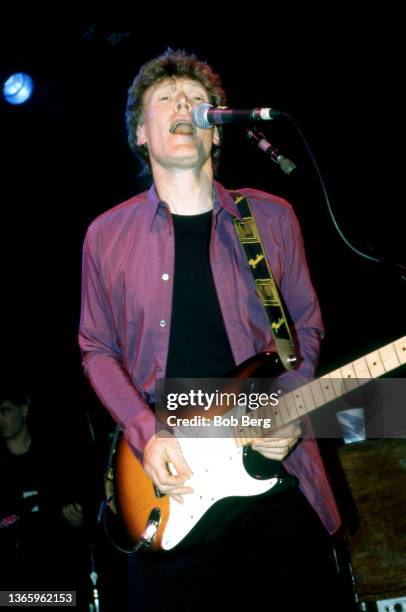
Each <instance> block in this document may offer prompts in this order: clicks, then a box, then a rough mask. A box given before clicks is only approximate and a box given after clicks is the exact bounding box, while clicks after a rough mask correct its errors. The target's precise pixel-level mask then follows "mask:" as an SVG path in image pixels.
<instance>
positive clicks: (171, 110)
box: [137, 77, 219, 170]
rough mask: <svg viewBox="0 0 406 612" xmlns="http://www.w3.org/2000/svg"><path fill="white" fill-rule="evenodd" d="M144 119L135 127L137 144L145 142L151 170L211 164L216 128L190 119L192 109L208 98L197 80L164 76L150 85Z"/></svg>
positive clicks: (217, 140) (216, 141)
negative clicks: (195, 124) (202, 127)
mask: <svg viewBox="0 0 406 612" xmlns="http://www.w3.org/2000/svg"><path fill="white" fill-rule="evenodd" d="M143 102H144V104H143V123H142V125H140V126H139V127H138V131H137V137H138V144H139V145H143V144H146V145H147V147H148V151H149V156H150V160H151V166H152V170H154V167H155V166H156V165H160V166H162V167H164V168H168V169H169V168H196V169H198V168H202V167H203V166H204V165H205V164H207V165H210V168H211V157H210V151H211V147H212V145H213V143H214V144H219V135H218V131H217V128H214V129H208V130H202V129H200V128H197V127H195V126H194V125H193V123H192V109H193V107H194V106H196V105H197V104H200V103H201V102H209V96H208V94H207V91H206V90H205V88H204V87H203V85H201V84H200V83H199V82H198V81H194V80H191V79H186V78H176V77H175V78H167V79H165V80H164V81H161V82H160V83H158V84H156V85H152V86H151V87H150V88H149V89H147V91H146V92H145V95H144V101H143Z"/></svg>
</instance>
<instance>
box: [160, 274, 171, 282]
mask: <svg viewBox="0 0 406 612" xmlns="http://www.w3.org/2000/svg"><path fill="white" fill-rule="evenodd" d="M161 278H162V280H164V281H167V280H168V279H169V274H166V273H165V274H162V276H161Z"/></svg>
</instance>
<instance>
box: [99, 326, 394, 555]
mask: <svg viewBox="0 0 406 612" xmlns="http://www.w3.org/2000/svg"><path fill="white" fill-rule="evenodd" d="M405 363H406V336H404V337H403V338H400V339H398V340H396V341H395V342H392V343H390V344H387V345H386V346H383V347H381V348H380V349H378V350H375V351H373V352H372V353H369V354H367V355H365V356H364V357H361V358H359V359H357V360H355V361H353V362H351V363H349V364H347V365H345V366H343V367H342V368H339V369H337V370H335V371H333V372H330V373H329V374H325V375H324V376H322V377H320V378H318V379H315V380H313V381H311V382H309V383H307V384H305V385H303V386H302V387H300V388H298V389H295V390H294V391H291V392H289V393H286V394H284V395H282V396H281V397H280V398H279V401H278V404H277V406H270V405H269V406H265V407H263V408H259V409H258V410H256V411H255V413H254V415H253V416H255V417H256V416H258V415H259V414H261V416H266V417H269V419H270V422H271V423H272V428H271V429H269V433H272V434H273V433H275V432H277V431H278V429H281V428H282V427H284V426H286V425H287V424H288V423H291V422H293V421H295V420H296V419H298V418H300V417H302V416H304V415H306V414H308V413H311V412H312V411H313V410H316V409H318V408H321V407H322V406H323V405H325V404H328V403H329V402H331V401H332V400H335V399H337V398H339V397H341V396H343V395H345V394H346V393H348V392H349V391H351V390H353V389H355V388H356V387H358V386H360V385H362V384H363V383H365V382H367V381H368V380H371V379H373V378H377V377H379V376H382V375H384V374H386V373H387V372H390V371H391V370H393V369H395V368H397V367H399V366H401V365H403V364H405ZM282 371H284V369H283V366H282V365H281V363H280V360H279V357H278V356H277V354H276V353H262V354H260V355H256V356H254V357H252V358H250V359H249V360H247V361H246V362H244V363H243V364H241V365H240V366H239V367H238V368H236V370H234V371H233V374H234V377H235V379H236V380H240V381H241V380H243V379H244V378H245V379H247V378H251V377H253V376H259V377H261V378H262V379H264V378H269V377H270V376H275V375H277V374H280V373H281V372H282ZM233 374H232V375H233ZM230 376H231V375H230ZM224 414H225V416H227V414H228V413H227V412H226V411H225V410H224ZM233 433H234V435H233V436H229V437H224V438H216V437H197V438H196V437H184V436H182V435H180V436H177V438H178V442H179V444H180V447H181V450H182V452H183V455H184V457H185V460H186V462H187V463H188V465H189V466H190V468H191V470H192V472H193V476H192V477H191V478H190V479H189V480H188V482H187V484H188V485H190V486H191V487H193V489H194V492H193V493H191V494H188V495H185V496H184V497H183V499H184V503H183V504H179V503H178V502H176V501H174V500H173V499H171V497H170V496H166V495H162V494H160V492H159V491H158V490H157V489H156V487H155V486H154V484H153V483H152V481H151V480H150V479H149V477H148V476H147V475H146V473H145V471H144V469H143V467H142V465H141V463H140V462H139V461H138V460H137V459H136V457H135V456H134V454H133V453H132V451H131V449H130V447H129V446H128V444H127V442H126V440H125V438H124V436H123V435H122V434H121V432H120V430H117V431H116V436H115V440H114V441H113V445H112V449H111V452H110V460H109V466H108V470H107V473H106V480H105V485H106V492H107V497H108V500H107V502H108V504H109V507H110V508H111V509H112V510H113V512H115V513H117V514H118V515H119V516H120V517H121V519H122V521H123V522H124V525H125V527H126V532H127V534H128V536H129V538H130V541H132V543H133V545H132V547H131V550H138V549H140V548H143V547H144V548H149V549H151V550H154V551H173V550H175V549H176V550H178V549H179V548H181V547H183V546H185V545H190V544H191V543H192V542H197V541H198V540H199V538H200V537H201V534H202V533H203V532H204V531H206V530H207V529H210V528H211V527H212V526H213V525H214V524H215V522H216V521H219V520H220V521H221V520H222V517H223V516H226V517H227V516H228V514H229V512H232V511H233V508H234V507H235V505H236V504H235V498H236V497H238V498H239V506H240V505H241V503H242V506H243V507H244V504H245V505H249V504H250V503H251V501H252V500H253V499H255V498H256V499H257V497H258V496H261V495H266V496H267V495H273V494H275V493H277V492H281V491H285V490H287V489H289V488H291V487H294V486H296V485H297V479H296V478H295V477H294V476H291V475H289V474H288V473H287V472H286V470H285V469H284V467H283V464H282V462H281V461H272V460H269V459H266V458H264V457H263V456H262V455H260V454H259V453H258V452H256V451H253V450H252V449H251V447H250V443H251V442H252V440H253V439H255V438H256V437H259V435H261V434H259V432H258V428H257V427H255V426H254V427H253V426H250V425H249V426H246V427H242V426H241V425H240V424H239V425H238V426H236V427H235V428H234V432H233ZM175 434H176V429H175ZM262 435H264V434H262ZM127 552H129V551H127Z"/></svg>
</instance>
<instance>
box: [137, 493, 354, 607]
mask: <svg viewBox="0 0 406 612" xmlns="http://www.w3.org/2000/svg"><path fill="white" fill-rule="evenodd" d="M128 585H129V610H130V611H131V612H155V611H158V610H162V612H164V611H165V612H170V611H172V610H173V611H174V612H175V611H176V612H181V611H185V612H186V611H187V612H195V611H200V610H209V611H213V612H214V611H217V610H224V611H226V610H232V611H233V612H234V611H239V610H244V612H246V611H247V610H249V609H254V608H255V607H256V606H260V607H259V608H258V609H264V610H267V612H273V611H281V612H282V611H283V612H286V611H289V612H290V611H292V612H293V611H296V610H312V611H319V610H320V611H321V610H323V612H327V611H337V612H338V611H339V612H345V610H346V608H345V607H343V606H344V604H343V603H342V600H341V593H340V584H339V580H338V573H337V567H336V562H335V557H334V552H333V544H332V540H331V538H330V536H329V535H328V533H327V531H326V530H325V528H324V526H323V525H322V523H321V522H320V519H319V517H318V515H317V514H316V513H315V512H314V510H313V508H312V507H311V506H310V504H309V503H308V501H307V500H306V498H305V497H304V495H303V494H302V493H301V492H300V491H299V490H298V489H296V490H294V491H293V492H292V491H291V492H289V493H285V494H281V495H279V496H274V497H271V498H268V499H267V500H264V501H261V502H259V503H256V504H255V505H254V506H253V507H252V508H250V510H249V511H247V512H245V513H244V515H243V516H239V517H234V518H232V519H231V520H230V521H228V517H227V516H225V517H223V524H222V525H221V526H219V528H218V529H217V530H216V533H211V534H210V535H208V537H207V538H206V539H205V540H204V541H203V542H201V543H200V544H199V546H195V547H193V548H190V549H188V550H186V551H184V552H183V553H182V554H178V555H175V556H172V557H171V556H168V557H163V558H162V557H159V558H157V557H156V556H154V553H151V554H148V553H144V554H142V555H137V554H134V555H132V556H131V557H130V561H129V582H128ZM326 593H327V595H326Z"/></svg>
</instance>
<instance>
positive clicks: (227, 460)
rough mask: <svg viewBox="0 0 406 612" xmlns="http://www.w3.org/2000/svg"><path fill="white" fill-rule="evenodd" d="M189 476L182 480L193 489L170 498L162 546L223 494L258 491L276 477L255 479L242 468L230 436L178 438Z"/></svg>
mask: <svg viewBox="0 0 406 612" xmlns="http://www.w3.org/2000/svg"><path fill="white" fill-rule="evenodd" d="M178 442H179V444H180V447H181V449H182V452H183V455H184V457H185V459H186V462H187V464H188V465H189V467H190V469H191V470H192V472H193V476H192V477H191V478H190V479H189V480H188V481H187V482H186V483H185V484H186V485H187V486H191V487H192V488H193V489H194V492H193V493H190V494H187V495H184V496H183V500H184V503H183V504H180V503H178V502H176V501H174V500H173V499H172V498H170V501H169V503H170V512H169V520H168V523H167V525H166V528H165V531H164V534H163V538H162V548H163V549H164V550H170V549H171V548H174V547H175V546H176V545H177V544H179V542H181V540H183V538H184V537H185V536H186V535H187V534H188V533H189V531H191V529H192V528H193V527H194V526H195V525H196V523H197V522H198V521H199V520H200V519H201V518H202V516H203V515H204V514H205V513H206V511H207V510H208V509H209V508H210V507H211V506H212V505H213V504H214V503H216V502H217V501H219V500H220V499H223V498H225V497H232V496H242V497H248V496H252V495H260V494H261V493H265V492H266V491H269V489H271V488H272V487H273V486H275V484H276V483H277V481H278V479H277V478H270V479H268V480H256V479H255V478H252V477H251V476H249V474H247V472H246V471H245V468H244V465H243V461H242V453H243V449H242V448H238V447H237V446H236V444H235V442H234V440H233V439H232V438H208V439H207V438H206V439H205V438H179V437H178Z"/></svg>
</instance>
